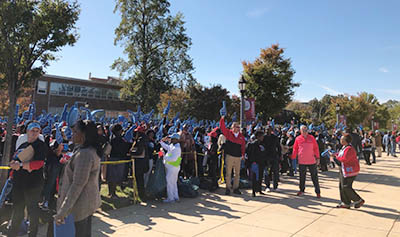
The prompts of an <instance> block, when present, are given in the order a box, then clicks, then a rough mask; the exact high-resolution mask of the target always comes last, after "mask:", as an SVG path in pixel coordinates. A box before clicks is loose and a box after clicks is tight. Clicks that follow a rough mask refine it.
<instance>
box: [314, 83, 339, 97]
mask: <svg viewBox="0 0 400 237" xmlns="http://www.w3.org/2000/svg"><path fill="white" fill-rule="evenodd" d="M319 87H321V88H322V89H324V90H325V91H326V92H327V93H328V94H331V95H340V94H343V93H341V92H339V91H337V90H335V89H332V88H330V87H327V86H324V85H319Z"/></svg>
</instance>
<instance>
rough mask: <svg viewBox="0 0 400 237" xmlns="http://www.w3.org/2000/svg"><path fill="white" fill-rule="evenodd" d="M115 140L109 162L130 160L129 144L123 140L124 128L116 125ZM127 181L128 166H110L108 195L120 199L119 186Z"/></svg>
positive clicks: (107, 174) (107, 175)
mask: <svg viewBox="0 0 400 237" xmlns="http://www.w3.org/2000/svg"><path fill="white" fill-rule="evenodd" d="M111 130H112V133H113V136H114V137H113V138H112V139H111V142H110V144H111V153H110V159H109V161H120V160H127V159H128V156H127V154H128V152H129V147H130V146H129V143H128V142H127V141H125V140H124V139H123V138H122V135H121V133H122V126H121V125H120V124H116V125H114V126H113V127H112V129H111ZM126 179H127V164H126V163H125V164H117V165H108V166H107V173H106V180H107V183H108V193H109V195H110V197H111V198H118V196H117V195H116V193H115V191H116V188H117V185H121V184H122V182H123V181H125V180H126Z"/></svg>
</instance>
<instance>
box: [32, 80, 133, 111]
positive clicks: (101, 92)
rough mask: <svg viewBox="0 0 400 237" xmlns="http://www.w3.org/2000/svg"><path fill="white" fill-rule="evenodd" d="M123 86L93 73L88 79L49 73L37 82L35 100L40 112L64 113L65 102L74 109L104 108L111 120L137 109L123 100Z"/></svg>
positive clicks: (37, 109)
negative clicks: (81, 107) (128, 110)
mask: <svg viewBox="0 0 400 237" xmlns="http://www.w3.org/2000/svg"><path fill="white" fill-rule="evenodd" d="M120 84H121V80H120V79H118V78H113V77H108V78H107V79H102V78H94V77H91V75H90V74H89V79H88V80H85V79H77V78H70V77H61V76H54V75H47V74H45V75H43V76H42V77H40V78H39V79H37V80H36V82H35V90H34V93H33V101H35V103H36V111H37V113H41V112H42V110H46V111H47V112H49V113H52V114H55V113H61V111H62V109H63V107H64V104H65V103H68V105H69V107H70V106H71V105H73V104H75V102H77V103H78V105H79V107H80V106H85V105H86V106H87V107H88V108H89V109H90V110H95V109H104V110H105V112H106V114H105V115H106V116H107V117H117V116H118V115H119V114H123V115H127V112H126V110H127V109H130V110H132V111H134V110H136V106H135V105H133V104H132V103H129V102H126V101H122V100H120V90H121V88H122V86H121V85H120Z"/></svg>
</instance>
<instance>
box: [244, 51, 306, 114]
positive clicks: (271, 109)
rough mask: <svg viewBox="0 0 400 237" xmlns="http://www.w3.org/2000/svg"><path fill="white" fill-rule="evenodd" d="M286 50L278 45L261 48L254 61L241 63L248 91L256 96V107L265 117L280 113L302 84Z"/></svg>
mask: <svg viewBox="0 0 400 237" xmlns="http://www.w3.org/2000/svg"><path fill="white" fill-rule="evenodd" d="M283 54H284V50H283V49H282V48H280V47H279V45H278V44H273V45H272V46H271V47H270V48H267V49H261V54H260V56H259V57H258V58H257V59H256V60H254V62H246V61H244V62H242V64H243V68H244V71H243V75H244V76H245V79H246V80H247V88H246V92H245V94H246V95H247V96H249V97H254V98H255V99H256V110H257V111H258V112H260V114H261V116H262V118H263V119H266V118H268V117H270V116H271V117H272V116H274V115H276V114H278V113H279V112H280V111H281V110H282V109H283V108H285V106H286V105H287V104H288V103H289V102H290V101H291V100H292V96H293V95H294V90H293V89H294V88H295V87H298V86H299V85H300V84H299V83H295V82H294V81H293V75H294V73H295V71H294V70H293V68H292V66H291V61H290V59H289V58H285V57H284V55H283Z"/></svg>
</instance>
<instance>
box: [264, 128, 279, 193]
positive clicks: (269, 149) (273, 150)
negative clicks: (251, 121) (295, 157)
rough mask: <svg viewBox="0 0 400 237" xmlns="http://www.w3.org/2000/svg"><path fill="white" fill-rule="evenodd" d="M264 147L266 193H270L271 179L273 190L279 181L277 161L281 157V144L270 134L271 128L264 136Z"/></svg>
mask: <svg viewBox="0 0 400 237" xmlns="http://www.w3.org/2000/svg"><path fill="white" fill-rule="evenodd" d="M263 143H264V147H265V152H266V156H267V169H268V175H267V176H266V177H265V184H266V185H267V191H270V183H271V179H272V177H273V183H274V184H273V190H276V189H277V188H278V181H279V161H280V157H281V153H282V150H281V144H280V142H279V138H278V137H277V136H275V135H274V134H272V127H271V126H268V127H267V133H266V135H265V136H264V141H263Z"/></svg>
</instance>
